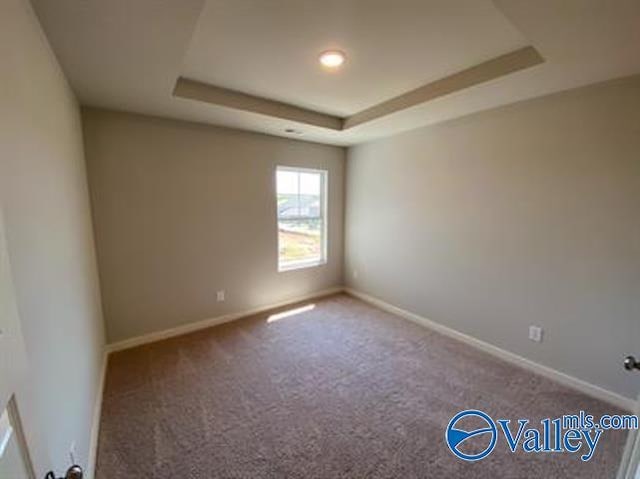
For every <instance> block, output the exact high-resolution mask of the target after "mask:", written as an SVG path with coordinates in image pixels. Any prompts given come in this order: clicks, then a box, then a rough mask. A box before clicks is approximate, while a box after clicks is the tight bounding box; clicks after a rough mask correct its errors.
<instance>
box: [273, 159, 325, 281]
mask: <svg viewBox="0 0 640 479" xmlns="http://www.w3.org/2000/svg"><path fill="white" fill-rule="evenodd" d="M276 183H277V200H278V264H279V267H280V269H287V268H290V267H296V266H301V265H306V264H315V263H319V262H322V261H323V259H324V245H323V241H324V238H323V236H324V217H323V216H324V211H323V209H324V208H323V202H324V198H323V196H324V172H320V171H306V170H295V169H291V168H278V170H277V176H276Z"/></svg>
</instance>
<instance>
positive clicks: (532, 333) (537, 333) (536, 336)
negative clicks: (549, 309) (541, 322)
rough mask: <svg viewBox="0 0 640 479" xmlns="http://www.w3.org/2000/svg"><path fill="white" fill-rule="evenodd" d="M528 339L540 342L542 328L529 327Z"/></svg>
mask: <svg viewBox="0 0 640 479" xmlns="http://www.w3.org/2000/svg"><path fill="white" fill-rule="evenodd" d="M529 339H530V340H531V341H535V342H536V343H540V342H542V328H541V327H540V326H533V325H532V326H529Z"/></svg>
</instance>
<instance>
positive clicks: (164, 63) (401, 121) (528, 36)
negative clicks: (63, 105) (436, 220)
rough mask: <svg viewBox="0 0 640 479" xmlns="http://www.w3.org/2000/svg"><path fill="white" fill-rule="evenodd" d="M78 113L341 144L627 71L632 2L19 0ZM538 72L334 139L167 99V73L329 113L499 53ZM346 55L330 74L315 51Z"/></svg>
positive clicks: (639, 10)
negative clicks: (25, 0)
mask: <svg viewBox="0 0 640 479" xmlns="http://www.w3.org/2000/svg"><path fill="white" fill-rule="evenodd" d="M33 3H34V6H35V8H36V11H37V13H38V15H39V17H40V19H41V22H42V24H43V26H44V28H45V31H46V33H47V36H48V37H49V40H50V42H51V44H52V46H53V49H54V51H55V52H56V54H57V56H58V58H59V60H60V62H61V64H62V66H63V69H64V70H65V73H66V75H67V77H68V78H69V81H70V83H71V85H72V87H73V88H74V90H75V91H76V93H77V95H78V97H79V99H80V101H81V103H83V104H85V105H91V106H100V107H106V108H113V109H118V110H127V111H134V112H139V113H145V114H151V115H158V116H163V117H169V118H178V119H184V120H192V121H199V122H207V123H212V124H216V125H224V126H230V127H235V128H242V129H248V130H254V131H260V132H264V133H270V134H275V135H281V136H290V135H287V134H286V133H285V132H284V130H285V129H286V128H290V127H293V128H296V129H298V130H301V131H302V132H303V134H302V135H301V136H296V138H299V139H305V140H310V141H319V142H325V143H333V144H340V145H350V144H354V143H358V142H361V141H367V140H370V139H374V138H379V137H382V136H387V135H390V134H393V133H396V132H399V131H403V130H407V129H412V128H416V127H419V126H422V125H427V124H431V123H435V122H440V121H444V120H447V119H450V118H454V117H458V116H462V115H466V114H469V113H473V112H476V111H479V110H483V109H488V108H493V107H496V106H499V105H504V104H508V103H513V102H516V101H520V100H524V99H527V98H532V97H536V96H540V95H544V94H548V93H552V92H555V91H559V90H564V89H568V88H573V87H577V86H581V85H586V84H589V83H595V82H599V81H603V80H607V79H610V78H615V77H621V76H626V75H631V74H636V73H640V55H638V53H637V48H638V45H640V1H638V0H536V1H531V0H495V2H490V1H489V0H394V1H391V0H328V1H322V2H320V1H317V0H135V1H131V0H109V1H102V0H55V1H51V0H33ZM525 45H533V46H534V47H535V48H536V49H537V50H538V51H539V52H540V53H541V54H542V56H543V57H544V58H545V60H546V61H545V63H544V64H542V65H539V66H535V67H532V68H530V69H527V70H523V71H520V72H517V73H513V74H510V75H507V76H505V77H502V78H499V79H497V80H492V81H490V82H487V83H484V84H482V85H477V86H474V87H472V88H468V89H466V90H463V91H461V92H458V93H454V94H451V95H448V96H446V97H443V98H438V99H436V100H433V101H430V102H427V103H424V104H422V105H419V106H415V107H413V108H409V109H407V110H404V111H400V112H397V113H394V114H392V115H389V116H387V117H384V118H380V119H378V120H375V121H372V122H370V123H366V124H363V125H360V126H358V127H355V128H352V129H350V130H347V131H331V130H326V129H323V128H319V127H312V126H308V125H303V124H296V123H294V122H291V121H288V120H282V119H277V118H272V117H268V116H264V115H260V114H256V113H250V112H245V111H240V110H234V109H230V108H225V107H220V106H215V105H211V104H207V103H203V102H197V101H193V100H186V99H181V98H176V97H173V96H172V90H173V87H174V85H175V82H176V79H177V78H178V77H179V76H184V77H187V78H192V79H195V80H199V81H202V82H205V83H211V84H214V85H217V86H222V87H225V88H231V89H234V90H240V91H244V92H246V93H251V94H254V95H259V96H264V97H266V98H270V99H275V100H279V101H283V102H287V103H291V104H295V105H298V106H302V107H306V108H310V109H314V110H318V111H322V112H325V113H330V114H336V115H341V116H342V115H349V114H352V113H355V112H357V111H359V110H362V109H364V108H367V107H370V106H373V104H375V103H379V102H381V101H384V100H387V99H389V98H390V97H392V96H395V95H398V94H401V93H404V92H405V91H407V90H410V89H412V88H416V87H418V86H421V85H423V84H425V83H428V82H431V81H433V80H437V79H439V78H441V77H443V76H446V75H449V74H451V73H454V72H456V71H459V70H462V69H465V68H468V67H471V66H474V65H475V64H478V63H481V62H483V61H486V60H489V59H491V58H493V57H496V56H499V55H501V54H503V53H506V52H508V51H513V50H515V49H517V48H520V47H522V46H525ZM327 48H340V49H342V50H344V51H345V52H346V54H347V56H348V61H347V63H346V64H345V66H344V68H343V69H342V70H341V71H339V72H336V73H328V72H326V71H323V70H322V69H321V68H320V66H319V65H318V64H317V56H318V54H319V53H320V51H322V50H324V49H327Z"/></svg>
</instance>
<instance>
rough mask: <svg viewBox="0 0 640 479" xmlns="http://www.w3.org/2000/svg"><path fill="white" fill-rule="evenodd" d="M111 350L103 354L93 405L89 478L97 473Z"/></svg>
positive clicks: (88, 463) (88, 461)
mask: <svg viewBox="0 0 640 479" xmlns="http://www.w3.org/2000/svg"><path fill="white" fill-rule="evenodd" d="M108 361H109V351H108V350H107V349H106V347H105V350H104V353H103V355H102V366H101V368H100V382H99V384H98V391H97V392H96V400H95V403H94V405H93V418H92V421H93V423H92V424H91V438H90V440H89V457H88V459H87V478H88V479H93V478H94V477H95V475H96V459H97V457H98V436H99V435H100V417H101V415H102V396H103V395H104V381H105V378H106V376H107V363H108Z"/></svg>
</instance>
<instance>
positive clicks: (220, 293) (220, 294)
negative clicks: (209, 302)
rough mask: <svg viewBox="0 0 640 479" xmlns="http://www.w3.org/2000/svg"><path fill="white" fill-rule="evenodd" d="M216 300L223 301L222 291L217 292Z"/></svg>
mask: <svg viewBox="0 0 640 479" xmlns="http://www.w3.org/2000/svg"><path fill="white" fill-rule="evenodd" d="M216 298H217V300H218V302H221V301H224V289H221V290H220V291H218V293H217V294H216Z"/></svg>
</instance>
